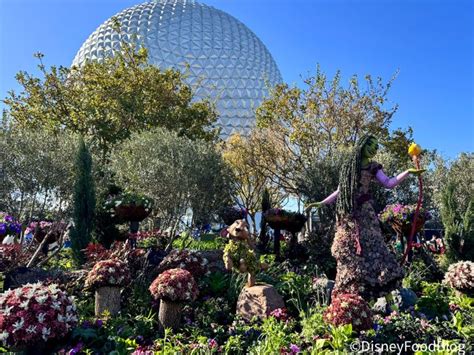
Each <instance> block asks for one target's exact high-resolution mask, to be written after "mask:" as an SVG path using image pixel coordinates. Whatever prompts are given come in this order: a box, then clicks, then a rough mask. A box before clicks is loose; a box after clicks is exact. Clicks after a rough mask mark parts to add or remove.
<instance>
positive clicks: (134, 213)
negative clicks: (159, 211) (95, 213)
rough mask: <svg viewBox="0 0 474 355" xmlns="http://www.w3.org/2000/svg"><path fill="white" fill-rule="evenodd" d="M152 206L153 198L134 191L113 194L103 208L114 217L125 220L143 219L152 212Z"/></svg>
mask: <svg viewBox="0 0 474 355" xmlns="http://www.w3.org/2000/svg"><path fill="white" fill-rule="evenodd" d="M152 208H153V200H152V199H151V198H149V197H146V196H142V195H138V194H133V193H122V194H120V195H112V196H110V198H108V199H107V200H106V201H105V202H104V203H103V204H102V210H103V211H104V212H108V213H109V214H110V216H111V217H112V218H115V217H119V218H122V219H124V220H135V219H137V220H142V219H144V218H146V217H147V216H148V214H150V212H151V210H152Z"/></svg>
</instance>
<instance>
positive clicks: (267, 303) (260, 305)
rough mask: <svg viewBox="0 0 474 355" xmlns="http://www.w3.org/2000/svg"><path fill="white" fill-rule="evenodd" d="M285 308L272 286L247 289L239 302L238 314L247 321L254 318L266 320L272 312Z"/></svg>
mask: <svg viewBox="0 0 474 355" xmlns="http://www.w3.org/2000/svg"><path fill="white" fill-rule="evenodd" d="M283 307H285V303H284V302H283V298H282V297H281V296H280V295H279V294H278V292H277V291H276V290H275V288H274V287H273V286H270V285H257V286H252V287H245V288H244V289H243V290H242V292H240V295H239V299H238V300H237V314H238V315H240V316H242V318H243V319H244V320H246V321H250V320H251V319H252V318H253V317H257V318H258V319H264V318H266V317H267V316H268V314H269V313H270V312H272V311H274V310H275V309H277V308H283Z"/></svg>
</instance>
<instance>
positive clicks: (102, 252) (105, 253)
mask: <svg viewBox="0 0 474 355" xmlns="http://www.w3.org/2000/svg"><path fill="white" fill-rule="evenodd" d="M83 251H84V255H85V256H86V259H87V262H88V264H95V263H96V262H98V261H100V260H105V259H110V258H111V254H112V251H111V250H110V249H106V248H105V247H104V246H103V245H102V244H100V243H89V244H87V247H85V249H84V250H83Z"/></svg>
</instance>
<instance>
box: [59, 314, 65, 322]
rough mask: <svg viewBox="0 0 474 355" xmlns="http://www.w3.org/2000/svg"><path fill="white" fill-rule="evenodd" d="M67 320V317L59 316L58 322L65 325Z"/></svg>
mask: <svg viewBox="0 0 474 355" xmlns="http://www.w3.org/2000/svg"><path fill="white" fill-rule="evenodd" d="M65 320H66V317H63V316H62V315H61V314H58V322H61V323H64V322H65Z"/></svg>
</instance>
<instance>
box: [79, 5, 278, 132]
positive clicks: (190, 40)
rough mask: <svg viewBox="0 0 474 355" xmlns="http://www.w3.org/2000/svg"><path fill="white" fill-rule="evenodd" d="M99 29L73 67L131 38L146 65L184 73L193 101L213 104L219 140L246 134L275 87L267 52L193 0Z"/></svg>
mask: <svg viewBox="0 0 474 355" xmlns="http://www.w3.org/2000/svg"><path fill="white" fill-rule="evenodd" d="M115 17H116V18H117V19H118V21H119V23H120V25H121V31H120V33H117V32H116V31H114V29H113V21H112V18H110V19H108V20H107V21H105V22H104V23H103V24H102V25H100V26H99V27H98V28H97V29H96V30H95V31H94V32H93V33H92V34H91V35H90V36H89V38H88V39H87V40H86V41H85V42H84V44H83V45H82V47H81V48H80V49H79V51H78V52H77V54H76V56H75V58H74V60H73V65H81V64H82V63H84V62H85V61H87V60H97V59H99V60H100V58H103V57H105V56H107V55H110V54H111V53H112V52H113V50H115V49H118V48H119V43H120V41H121V40H126V41H130V40H131V39H132V38H134V37H136V39H137V40H138V42H139V43H141V44H143V45H144V46H145V47H146V48H147V49H148V56H149V58H148V60H149V62H150V63H151V64H154V65H156V66H158V67H160V68H163V69H164V68H175V69H177V70H180V71H182V72H184V73H186V76H187V77H186V80H187V82H188V83H189V84H190V85H191V87H193V89H194V90H195V99H197V100H199V99H210V100H211V101H212V102H215V104H216V108H217V111H218V113H219V118H218V121H217V126H218V127H220V128H221V135H222V137H223V138H226V137H228V136H229V135H231V134H233V133H240V134H247V133H248V132H249V131H250V129H251V128H252V127H253V126H254V124H255V109H256V108H257V107H258V106H259V104H260V103H261V102H262V100H263V99H264V98H265V97H266V96H267V95H268V91H269V88H270V87H272V86H273V85H275V84H276V83H278V82H281V74H280V71H279V70H278V67H277V65H276V63H275V61H274V60H273V58H272V56H271V54H270V52H269V51H268V49H267V48H266V47H265V45H264V44H263V43H262V41H261V40H260V39H258V37H257V36H256V35H255V34H254V33H253V32H252V31H251V30H250V29H249V28H248V27H247V26H245V25H244V24H243V23H242V22H240V21H239V20H237V19H236V18H234V17H232V16H230V15H229V14H227V13H225V12H223V11H221V10H218V9H216V8H214V7H211V6H207V5H205V4H201V3H198V2H196V1H194V0H155V1H150V2H145V3H142V4H139V5H136V6H133V7H130V8H128V9H125V10H123V11H121V12H120V13H118V14H117V15H115Z"/></svg>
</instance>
